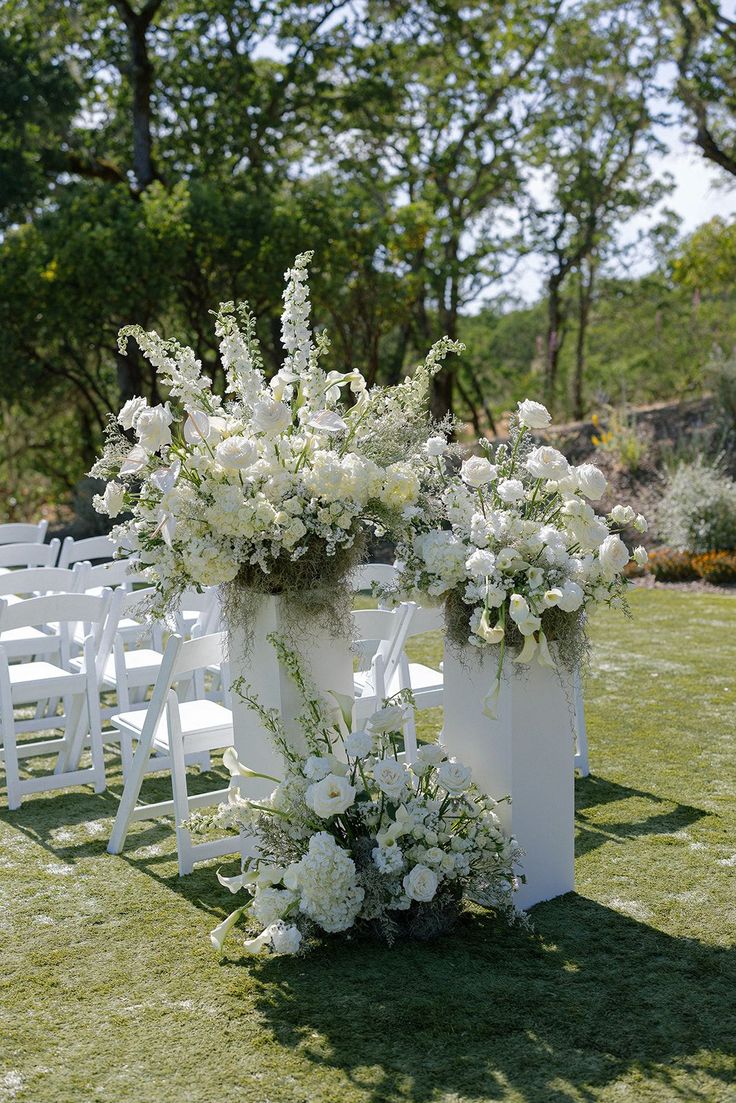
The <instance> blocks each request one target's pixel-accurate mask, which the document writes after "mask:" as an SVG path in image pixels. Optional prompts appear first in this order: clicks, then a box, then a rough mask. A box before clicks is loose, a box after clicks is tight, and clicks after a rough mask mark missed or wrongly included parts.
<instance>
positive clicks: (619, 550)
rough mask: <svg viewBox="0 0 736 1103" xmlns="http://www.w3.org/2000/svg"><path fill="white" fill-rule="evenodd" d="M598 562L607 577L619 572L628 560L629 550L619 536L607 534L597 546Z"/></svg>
mask: <svg viewBox="0 0 736 1103" xmlns="http://www.w3.org/2000/svg"><path fill="white" fill-rule="evenodd" d="M598 562H599V563H600V565H601V568H602V570H603V573H604V574H606V575H607V576H608V577H609V578H610V577H612V576H613V575H616V574H619V573H620V572H621V571H622V570H623V569H624V567H625V566H626V564H627V563H628V562H629V550H628V548H627V547H626V545H625V544H624V542H623V540H622V539H621V537H620V536H607V537H606V539H605V540H604V541H603V543H602V544H601V545H600V547H599V548H598Z"/></svg>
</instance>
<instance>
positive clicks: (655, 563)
mask: <svg viewBox="0 0 736 1103" xmlns="http://www.w3.org/2000/svg"><path fill="white" fill-rule="evenodd" d="M647 566H648V567H649V570H650V571H651V573H652V574H653V575H654V577H655V578H656V579H657V581H658V582H693V581H694V580H695V579H696V578H699V577H700V576H699V574H698V572H697V571H696V570H695V567H694V565H693V556H692V555H691V554H690V552H686V551H671V550H670V548H659V549H657V551H653V552H650V553H649V562H648V564H647Z"/></svg>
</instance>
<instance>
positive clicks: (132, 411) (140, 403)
mask: <svg viewBox="0 0 736 1103" xmlns="http://www.w3.org/2000/svg"><path fill="white" fill-rule="evenodd" d="M147 405H148V402H147V400H146V399H145V398H140V397H139V396H136V397H135V398H129V399H128V401H127V402H126V403H125V405H124V406H123V408H122V410H121V411H120V413H119V414H118V423H119V424H120V425H121V426H122V428H123V429H132V428H133V426H134V425H135V419H136V418H137V417H138V414H139V413H140V412H141V410H145V408H146V406H147Z"/></svg>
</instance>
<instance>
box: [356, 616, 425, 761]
mask: <svg viewBox="0 0 736 1103" xmlns="http://www.w3.org/2000/svg"><path fill="white" fill-rule="evenodd" d="M416 609H417V606H416V605H415V604H414V603H413V602H408V601H407V602H402V603H401V605H397V606H396V608H395V609H357V610H354V612H353V647H354V649H355V650H356V652H357V654H358V670H357V671H356V672H355V675H354V678H353V684H354V688H355V703H354V705H353V724H354V725H355V726H356V727H361V726H362V725H363V724H365V723H366V721H367V720H368V719H369V718H370V716H372V714H373V713H374V712H376V710H377V709H380V708H381V706H382V705H383V702H384V701H385V699H386V698H387V697H388V696H390V695H391V694H392V693H394V692H396V691H395V690H391V688H390V686H391V683H392V681H394V680H395V679H396V676H397V673H398V668H399V664H400V662H401V656H402V654H403V648H404V643H405V641H406V638H407V635H408V633H409V628H410V626H411V623H412V619H413V617H414V614H415V612H416ZM404 740H405V745H406V755H407V759H408V761H409V762H413V761H414V757H415V755H416V730H415V726H414V718H413V710H412V709H409V708H407V709H406V716H405V726H404Z"/></svg>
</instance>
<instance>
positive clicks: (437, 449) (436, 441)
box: [424, 437, 447, 459]
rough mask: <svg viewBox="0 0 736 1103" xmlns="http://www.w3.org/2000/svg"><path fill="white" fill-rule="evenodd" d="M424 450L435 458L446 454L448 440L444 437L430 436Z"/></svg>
mask: <svg viewBox="0 0 736 1103" xmlns="http://www.w3.org/2000/svg"><path fill="white" fill-rule="evenodd" d="M424 451H425V452H426V453H427V455H428V456H430V457H432V458H433V459H435V458H436V457H437V456H444V454H445V452H446V451H447V441H446V440H445V438H444V437H429V438H428V439H427V441H426V443H425V445H424Z"/></svg>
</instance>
